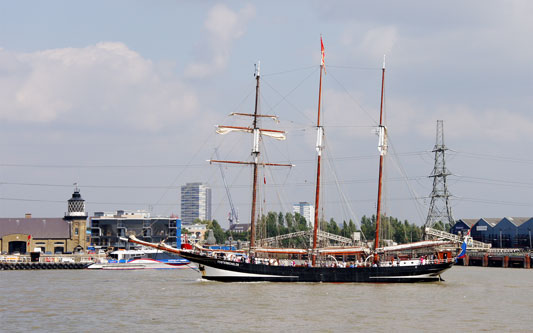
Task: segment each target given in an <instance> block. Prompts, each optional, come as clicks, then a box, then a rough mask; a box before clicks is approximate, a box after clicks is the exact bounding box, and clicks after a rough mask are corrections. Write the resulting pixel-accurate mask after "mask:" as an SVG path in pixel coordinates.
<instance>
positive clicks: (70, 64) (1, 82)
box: [0, 42, 198, 130]
mask: <svg viewBox="0 0 533 333" xmlns="http://www.w3.org/2000/svg"><path fill="white" fill-rule="evenodd" d="M0 73H3V75H0V104H1V105H2V108H1V109H0V118H1V119H4V120H11V121H18V122H36V123H40V122H41V123H42V122H44V123H47V122H53V121H56V122H66V123H69V122H74V123H85V124H87V125H89V126H97V127H98V126H109V127H113V126H116V127H120V126H121V125H125V126H128V127H133V128H138V129H146V130H158V129H161V128H163V127H166V126H169V125H170V124H171V123H177V122H178V120H180V119H184V118H190V117H191V116H192V115H193V114H194V113H195V111H196V109H197V107H198V99H197V96H196V93H195V91H194V90H192V89H190V88H188V87H186V86H185V85H184V84H183V83H181V82H180V81H179V80H177V79H176V78H172V77H168V76H164V75H160V74H158V72H157V69H156V66H155V65H154V64H153V63H152V62H151V61H150V60H147V59H145V58H143V57H142V56H141V55H139V54H138V53H137V52H135V51H132V50H130V49H129V48H128V47H127V46H126V45H124V44H123V43H115V42H103V43H98V44H96V45H91V46H87V47H85V48H63V49H50V50H45V51H40V52H33V53H14V52H7V51H4V50H0Z"/></svg>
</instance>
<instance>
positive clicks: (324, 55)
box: [320, 36, 326, 66]
mask: <svg viewBox="0 0 533 333" xmlns="http://www.w3.org/2000/svg"><path fill="white" fill-rule="evenodd" d="M320 52H321V53H322V61H321V63H320V65H321V66H325V65H326V63H325V62H324V58H325V57H326V53H324V43H323V42H322V36H320Z"/></svg>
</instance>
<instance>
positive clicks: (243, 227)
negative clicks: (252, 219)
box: [229, 223, 251, 233]
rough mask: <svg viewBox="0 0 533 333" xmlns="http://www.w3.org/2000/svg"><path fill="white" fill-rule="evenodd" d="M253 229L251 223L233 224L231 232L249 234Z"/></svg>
mask: <svg viewBox="0 0 533 333" xmlns="http://www.w3.org/2000/svg"><path fill="white" fill-rule="evenodd" d="M250 228H251V224H250V223H233V224H232V225H231V226H230V227H229V230H230V231H231V232H235V233H242V232H249V231H250Z"/></svg>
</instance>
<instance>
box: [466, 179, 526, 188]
mask: <svg viewBox="0 0 533 333" xmlns="http://www.w3.org/2000/svg"><path fill="white" fill-rule="evenodd" d="M464 178H471V177H464ZM457 182H464V183H472V184H487V185H497V186H513V187H521V188H531V187H533V184H532V183H520V182H508V183H507V184H505V183H502V182H503V181H498V180H489V181H482V180H481V178H480V179H475V178H474V179H473V180H463V179H460V180H458V181H457Z"/></svg>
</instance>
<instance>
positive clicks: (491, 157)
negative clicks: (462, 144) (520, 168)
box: [449, 149, 533, 164]
mask: <svg viewBox="0 0 533 333" xmlns="http://www.w3.org/2000/svg"><path fill="white" fill-rule="evenodd" d="M449 151H450V152H453V153H455V154H458V155H466V156H467V157H479V158H484V159H488V160H495V161H505V162H517V163H526V164H529V163H533V160H532V159H525V158H516V157H508V156H503V155H489V154H480V153H471V152H465V151H457V150H452V149H449Z"/></svg>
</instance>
